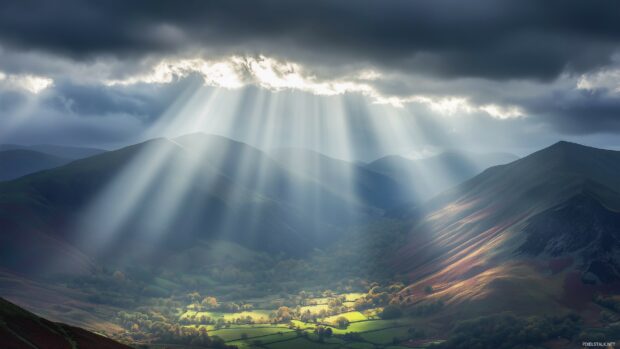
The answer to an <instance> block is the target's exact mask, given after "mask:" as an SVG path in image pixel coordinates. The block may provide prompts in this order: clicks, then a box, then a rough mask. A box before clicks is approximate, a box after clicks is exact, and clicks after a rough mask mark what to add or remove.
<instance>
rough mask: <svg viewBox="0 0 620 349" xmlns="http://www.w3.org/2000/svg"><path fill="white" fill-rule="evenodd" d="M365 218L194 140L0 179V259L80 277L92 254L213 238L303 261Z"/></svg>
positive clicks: (158, 143)
mask: <svg viewBox="0 0 620 349" xmlns="http://www.w3.org/2000/svg"><path fill="white" fill-rule="evenodd" d="M370 214H372V211H371V210H368V209H365V208H364V207H363V206H360V205H357V204H356V203H351V202H350V201H349V199H347V198H343V197H341V196H340V195H339V194H338V193H334V192H333V191H331V190H330V189H329V188H328V186H325V185H323V184H322V183H319V182H317V181H315V180H312V179H308V178H303V177H301V176H299V175H298V174H296V173H294V172H292V171H289V170H287V169H286V168H284V167H283V166H281V165H280V164H279V163H277V162H276V161H275V160H273V159H272V158H271V157H269V156H268V155H266V154H264V153H263V152H261V151H260V150H258V149H256V148H253V147H250V146H248V145H246V144H243V143H239V142H235V141H232V140H229V139H226V138H223V137H217V136H208V135H204V134H194V135H188V136H184V137H180V138H177V139H174V140H168V139H155V140H151V141H147V142H145V143H141V144H137V145H134V146H130V147H126V148H123V149H119V150H116V151H110V152H106V153H103V154H100V155H96V156H93V157H89V158H86V159H81V160H77V161H74V162H72V163H70V164H67V165H65V166H61V167H58V168H55V169H50V170H46V171H42V172H39V173H36V174H33V175H30V176H26V177H23V178H19V179H16V180H14V181H9V182H4V183H1V184H0V224H2V226H3V227H5V229H3V231H2V232H1V234H0V241H1V242H2V244H1V245H0V251H1V252H2V253H1V255H2V257H1V258H0V261H1V265H2V266H5V267H8V268H9V269H11V270H19V271H27V272H30V271H34V270H38V269H40V267H41V266H45V268H46V269H50V268H51V269H59V270H65V269H67V268H69V269H70V270H72V271H87V270H89V268H91V265H92V258H93V257H101V258H109V259H112V260H115V261H118V259H119V258H120V257H121V256H119V254H131V256H132V258H133V257H135V256H136V253H134V252H132V251H135V250H139V251H140V252H141V253H143V254H144V255H146V256H159V255H161V254H162V253H164V254H166V253H168V252H170V251H172V250H175V249H179V248H181V249H182V248H187V247H190V246H192V245H193V243H194V241H196V239H199V238H201V239H202V238H215V237H217V238H222V239H228V240H231V241H236V242H239V243H241V244H243V245H244V246H246V247H250V248H253V249H257V250H262V251H271V252H284V253H288V254H293V255H304V254H305V253H307V252H309V251H311V250H312V248H314V247H316V246H320V245H321V244H324V243H326V242H328V241H330V239H333V238H334V235H333V234H334V233H337V231H338V230H339V229H344V228H345V227H347V226H348V225H349V224H351V223H352V222H353V221H360V222H362V221H363V220H365V219H368V217H369V216H368V215H370ZM241 217H242V218H243V219H240V218H241ZM154 236H156V237H157V239H154V238H153V237H154ZM120 247H122V248H120ZM87 256H88V257H87ZM50 258H51V259H55V260H59V261H62V263H61V264H62V265H57V264H58V263H55V262H54V263H52V262H51V260H50Z"/></svg>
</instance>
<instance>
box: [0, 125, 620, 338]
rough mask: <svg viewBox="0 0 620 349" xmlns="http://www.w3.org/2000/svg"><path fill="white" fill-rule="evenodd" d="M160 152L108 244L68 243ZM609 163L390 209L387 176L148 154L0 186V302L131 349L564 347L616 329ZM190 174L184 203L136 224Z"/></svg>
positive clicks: (582, 151)
mask: <svg viewBox="0 0 620 349" xmlns="http://www.w3.org/2000/svg"><path fill="white" fill-rule="evenodd" d="M180 144H183V146H180ZM214 149H216V150H217V151H214ZM162 153H163V154H167V155H168V158H167V159H165V160H159V161H160V162H161V168H154V169H153V170H156V171H160V173H161V175H160V176H157V177H153V178H152V179H151V180H150V181H149V182H148V183H145V184H144V186H143V188H142V189H141V192H140V194H139V195H136V196H135V197H129V196H125V198H124V199H122V200H121V202H122V201H123V200H125V201H126V200H133V201H134V202H135V205H137V207H143V208H145V210H138V211H133V212H129V213H128V214H127V216H126V218H125V219H124V220H123V221H121V222H120V223H119V224H120V225H116V227H117V228H116V229H117V230H118V231H117V232H116V235H114V236H111V240H110V241H109V242H106V245H101V244H98V245H92V242H93V241H94V240H95V239H96V238H97V237H98V236H100V235H101V234H105V233H108V231H107V230H105V229H104V228H105V226H106V224H108V223H110V220H113V219H115V218H116V217H114V216H113V215H112V216H109V215H107V216H106V218H105V220H101V221H97V220H95V222H100V223H99V226H93V225H90V226H85V225H83V224H82V225H77V226H78V227H79V230H78V231H76V230H75V227H76V225H75V219H76V217H83V216H84V215H86V214H89V213H88V212H87V213H84V211H83V208H84V207H85V206H88V205H87V203H88V202H92V201H93V197H95V196H97V197H99V198H100V199H99V201H98V203H97V206H95V208H96V209H97V210H101V208H102V207H103V208H105V207H109V208H108V209H107V210H104V211H93V212H95V213H97V212H102V213H106V214H107V213H109V211H110V210H112V211H113V209H112V207H113V205H115V204H116V205H119V204H120V203H115V202H116V200H117V199H118V197H117V196H110V195H111V194H110V193H112V194H119V195H121V194H122V193H123V191H124V192H125V195H127V193H128V192H127V190H130V189H131V188H129V187H124V186H123V184H122V183H120V184H118V183H119V182H118V180H117V179H118V178H124V177H125V176H127V175H131V174H133V173H135V172H133V171H134V169H132V164H133V163H135V162H143V163H144V164H150V165H151V166H153V161H154V160H153V159H151V158H148V156H153V154H155V155H157V154H162ZM145 154H146V155H145ZM212 154H225V156H224V155H219V156H220V157H214V155H212ZM291 154H294V155H291ZM618 154H619V153H618V152H613V151H605V150H599V149H594V148H588V147H584V146H580V145H576V144H570V143H563V142H561V143H557V144H555V145H553V146H551V147H549V148H546V149H543V150H541V151H540V152H537V153H534V154H532V155H530V156H527V157H525V158H523V159H519V160H516V161H514V162H511V163H509V164H506V165H499V166H494V167H491V168H489V169H487V170H484V171H482V173H480V174H479V175H477V176H474V177H473V178H471V179H469V180H466V181H464V182H463V183H461V184H458V185H456V186H453V187H446V188H445V189H444V190H443V191H442V193H441V194H440V195H438V196H435V197H433V198H431V199H430V200H427V201H424V200H418V201H415V200H414V201H410V202H407V201H406V200H404V199H403V197H401V196H398V195H395V193H398V189H397V188H398V184H397V182H396V181H394V180H393V179H391V178H390V177H385V176H383V175H382V174H380V173H378V172H372V171H371V170H369V169H368V167H364V166H360V165H354V164H349V163H346V162H344V161H340V160H335V159H330V158H327V157H320V156H319V155H317V154H315V153H310V152H306V153H303V152H300V151H298V150H296V151H291V150H287V151H279V152H278V157H280V158H281V157H285V158H286V159H285V160H281V161H283V162H278V161H277V160H274V159H273V158H272V157H271V156H270V155H268V154H265V153H263V152H262V151H260V150H258V149H255V148H252V147H249V146H247V145H245V144H242V143H238V142H234V141H231V140H227V139H224V138H220V137H213V136H206V135H189V136H185V137H181V138H179V139H178V140H175V141H169V140H165V139H160V140H153V141H148V142H146V143H143V144H139V145H136V146H131V147H128V148H123V149H120V150H116V151H110V152H106V153H102V154H98V155H94V156H92V157H87V158H85V159H82V160H77V161H74V162H71V163H70V164H68V165H63V166H60V167H56V168H51V169H49V170H45V171H42V172H36V173H33V174H31V175H27V176H25V177H22V178H19V179H16V180H14V181H6V182H0V221H1V222H2V227H3V231H2V236H1V238H2V241H3V244H2V251H3V253H2V258H1V267H2V274H0V275H1V278H0V281H1V282H0V296H2V297H5V298H6V299H8V300H9V301H11V302H14V303H16V304H18V305H21V306H23V307H26V308H27V309H29V310H32V311H35V312H36V313H37V314H39V315H41V316H45V317H47V318H50V319H53V320H55V321H61V322H64V323H68V324H70V325H73V326H80V327H84V328H86V329H88V330H91V331H95V332H96V333H100V334H102V335H105V336H107V337H109V338H111V339H114V340H116V341H119V342H121V343H125V344H127V345H131V346H134V347H136V348H200V347H209V348H211V347H212V348H228V347H230V348H234V347H236V348H267V349H272V348H273V349H277V348H352V349H357V348H363V349H365V348H368V349H370V348H384V349H387V348H390V349H404V348H471V347H475V346H476V345H479V346H482V347H488V346H489V345H497V347H502V346H501V345H505V347H506V348H511V347H513V346H514V345H542V346H544V347H575V348H577V347H579V343H580V341H582V340H586V339H590V338H603V339H605V338H614V336H617V335H618V331H620V322H619V321H620V313H619V311H620V298H618V296H617V295H618V294H619V291H620V283H619V282H618V280H619V275H620V274H619V273H618V271H619V270H620V264H619V263H618V260H617V259H616V257H617V256H618V250H619V249H620V235H619V234H620V213H619V212H618V209H620V205H618V204H619V203H620V195H618V194H617V193H618V190H619V189H620V182H618V177H617V176H615V175H614V174H616V173H620V155H618ZM145 156H146V157H145ZM305 156H308V157H309V158H308V159H314V160H312V161H310V160H308V159H306V158H305ZM240 157H249V158H252V159H253V162H250V163H249V165H247V162H246V166H250V167H251V168H252V170H248V169H247V168H245V169H242V168H240V167H238V163H235V162H231V161H229V160H227V159H236V158H240ZM549 158H553V159H556V160H554V161H550V160H549ZM145 159H146V160H145ZM293 159H296V161H300V159H301V160H303V159H306V160H308V161H310V162H312V163H315V164H316V163H317V161H320V163H321V164H322V165H321V166H319V167H317V168H320V169H321V171H317V172H292V171H288V170H287V167H288V166H290V163H289V161H292V160H293ZM558 159H559V160H558ZM287 164H288V165H287ZM600 164H605V166H604V167H601V166H600ZM188 168H195V169H197V170H196V171H197V172H196V173H197V174H196V175H195V177H193V178H192V179H191V181H188V182H187V183H184V184H183V185H184V186H185V187H186V189H185V191H186V193H187V194H185V196H184V197H183V200H184V201H185V202H191V203H192V205H187V206H186V207H185V208H184V209H182V210H177V211H175V213H174V214H169V215H168V220H167V221H166V222H165V224H163V223H162V222H163V221H158V222H160V223H162V225H153V224H152V222H153V220H154V219H155V218H158V217H157V216H153V214H159V215H161V214H163V213H164V212H165V211H161V210H160V211H158V208H160V207H168V206H166V205H167V203H169V202H170V200H174V198H172V197H170V196H158V195H157V193H158V192H164V193H166V192H171V191H170V190H169V189H168V187H170V188H172V187H174V188H178V186H179V183H178V182H176V181H174V180H172V179H173V178H175V176H176V175H177V172H176V171H177V170H178V169H183V170H184V171H185V170H187V169H188ZM242 170H243V171H242ZM261 171H262V172H261ZM256 173H258V177H262V178H264V180H263V181H257V176H256V175H255V174H256ZM261 173H262V174H261ZM347 176H351V178H355V179H354V180H348V179H347V181H346V183H353V185H354V187H358V188H360V189H359V190H357V189H355V190H353V191H346V190H343V185H344V184H343V183H344V182H341V183H340V184H338V180H339V178H340V179H342V178H349V177H347ZM413 179H415V178H413ZM271 180H273V181H271ZM213 181H215V182H217V183H218V184H217V185H216V186H214V185H213V184H210V183H213ZM207 184H208V185H207ZM119 185H120V186H119ZM68 188H72V190H69V189H68ZM78 188H79V189H78ZM283 188H288V189H287V190H283ZM76 189H78V190H76ZM293 189H294V190H293ZM101 193H103V195H101ZM313 193H314V194H313ZM316 193H322V194H320V195H316V196H315V194H316ZM498 195H501V197H510V198H511V200H509V201H505V200H498ZM109 198H112V199H113V200H114V201H111V202H107V201H106V200H110V199H109ZM313 200H323V201H321V203H320V204H319V206H322V207H323V209H317V208H316V207H313V206H310V205H308V203H309V202H312V201H313ZM95 202H97V200H95ZM345 202H346V203H347V204H346V206H343V205H345V204H344V203H345ZM263 205H267V206H266V207H269V209H265V208H263V207H265V206H263ZM339 206H341V207H339ZM218 207H221V209H218ZM324 208H328V209H326V210H325V209H324ZM343 209H344V210H343ZM87 211H88V210H87ZM78 212H80V213H79V214H78ZM223 212H233V214H234V216H233V221H232V222H230V221H226V220H225V219H224V220H223V218H225V217H224V216H223ZM257 212H259V213H257ZM252 215H254V217H255V218H253V219H252V220H251V222H252V223H251V224H249V223H248V222H244V221H243V220H239V221H235V220H236V219H237V218H238V217H250V216H252ZM91 217H95V216H91ZM291 217H296V218H294V219H291ZM316 217H322V218H320V219H319V221H316V220H317V218H316ZM305 219H311V220H313V221H314V222H315V223H319V224H310V223H309V221H307V220H305ZM224 222H226V224H224ZM259 222H262V223H259ZM89 223H92V222H89ZM89 227H90V228H89ZM166 227H168V228H166ZM224 227H225V229H224ZM89 230H90V231H89ZM76 234H77V235H76ZM145 234H147V235H145ZM148 234H157V235H158V236H159V239H158V240H156V241H154V240H151V239H147V237H148V236H149V235H148ZM560 234H562V235H560ZM284 239H285V240H284ZM92 246H98V248H99V250H96V251H95V250H90V249H89V248H91V247H92ZM102 246H107V247H106V248H105V249H102ZM67 261H71V262H70V263H67ZM59 262H63V263H59ZM502 331H503V332H506V333H507V332H510V333H512V334H511V335H510V337H509V339H506V338H505V337H502V336H499V337H498V336H495V335H494V334H493V333H496V332H498V333H502ZM472 333H489V334H488V336H486V335H485V336H480V335H476V336H472ZM492 343H495V344H492ZM502 343H503V344H502Z"/></svg>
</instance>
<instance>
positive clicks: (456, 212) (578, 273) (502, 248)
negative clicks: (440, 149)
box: [393, 142, 620, 314]
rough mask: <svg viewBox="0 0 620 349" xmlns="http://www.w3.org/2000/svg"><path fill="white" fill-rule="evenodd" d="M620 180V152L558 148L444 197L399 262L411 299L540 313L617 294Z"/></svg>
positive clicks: (429, 208)
mask: <svg viewBox="0 0 620 349" xmlns="http://www.w3.org/2000/svg"><path fill="white" fill-rule="evenodd" d="M619 175H620V152H617V151H609V150H601V149H595V148H590V147H585V146H581V145H578V144H573V143H567V142H559V143H557V144H555V145H553V146H551V147H549V148H546V149H543V150H541V151H538V152H536V153H534V154H532V155H530V156H527V157H525V158H523V159H520V160H518V161H515V162H512V163H510V164H507V165H502V166H496V167H493V168H490V169H488V170H486V171H484V172H483V173H481V174H480V175H478V176H476V177H474V178H473V179H471V180H469V181H467V182H465V183H463V184H461V185H459V186H457V187H455V188H453V189H451V190H449V191H447V192H445V193H443V194H441V195H440V196H438V197H436V198H434V199H433V200H431V201H430V202H429V203H428V204H427V205H426V206H425V207H424V209H423V210H420V211H418V212H417V213H415V214H412V215H415V216H418V217H422V218H421V219H420V221H419V222H418V223H417V224H416V225H415V227H414V228H413V231H412V232H411V234H410V240H409V243H408V244H407V245H406V246H405V247H403V248H402V249H401V250H400V251H399V253H398V254H397V257H396V258H394V264H393V265H394V268H395V269H396V270H398V271H399V272H401V273H405V274H407V275H409V278H410V280H415V281H413V283H412V285H411V286H410V287H409V288H408V289H407V290H406V291H405V294H415V295H418V296H422V297H426V298H429V299H438V298H441V299H443V300H444V301H446V302H448V303H449V304H462V305H464V304H466V305H470V306H473V305H472V304H479V303H478V302H482V301H484V303H483V304H484V311H487V312H488V311H500V310H514V311H519V312H523V313H527V314H533V313H537V312H543V313H544V312H545V311H556V310H558V309H561V308H570V309H584V307H588V304H591V303H590V302H591V300H592V298H593V295H594V294H595V293H596V292H612V290H616V291H613V292H617V291H618V290H620V288H618V285H619V284H620V283H619V281H620V260H618V258H617V256H619V255H620V212H619V211H620V176H619ZM430 288H432V289H433V290H434V291H433V293H432V294H431V295H427V294H426V293H427V292H424V289H430ZM480 304H481V303H480ZM473 307H474V309H476V310H477V311H482V309H483V308H476V307H475V306H473ZM470 311H471V309H470Z"/></svg>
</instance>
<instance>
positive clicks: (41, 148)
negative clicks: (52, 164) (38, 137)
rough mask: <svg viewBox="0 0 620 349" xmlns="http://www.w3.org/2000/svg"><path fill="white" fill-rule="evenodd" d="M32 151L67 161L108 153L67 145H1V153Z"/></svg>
mask: <svg viewBox="0 0 620 349" xmlns="http://www.w3.org/2000/svg"><path fill="white" fill-rule="evenodd" d="M15 149H22V150H32V151H36V152H39V153H44V154H49V155H54V156H58V157H61V158H66V159H73V160H75V159H83V158H87V157H89V156H93V155H97V154H101V153H104V152H106V151H105V150H103V149H98V148H89V147H73V146H65V145H53V144H35V145H19V144H0V151H3V150H15Z"/></svg>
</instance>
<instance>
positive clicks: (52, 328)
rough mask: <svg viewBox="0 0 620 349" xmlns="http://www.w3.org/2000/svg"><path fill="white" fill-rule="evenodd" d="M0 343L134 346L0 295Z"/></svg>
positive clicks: (40, 348) (55, 347) (71, 348)
mask: <svg viewBox="0 0 620 349" xmlns="http://www.w3.org/2000/svg"><path fill="white" fill-rule="evenodd" d="M0 347H2V348H4V349H22V348H23V349H130V348H131V347H129V346H126V345H124V344H120V343H117V342H115V341H113V340H111V339H109V338H106V337H103V336H100V335H98V334H94V333H92V332H88V331H86V330H83V329H81V328H78V327H72V326H69V325H65V324H60V323H54V322H51V321H48V320H45V319H43V318H40V317H38V316H36V315H34V314H32V313H30V312H28V311H26V310H24V309H22V308H20V307H18V306H16V305H14V304H12V303H10V302H8V301H6V300H4V299H2V298H0Z"/></svg>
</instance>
